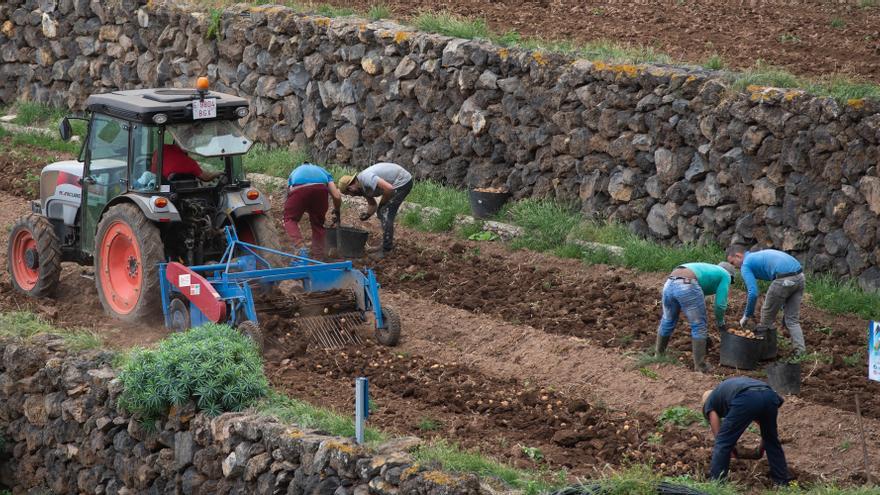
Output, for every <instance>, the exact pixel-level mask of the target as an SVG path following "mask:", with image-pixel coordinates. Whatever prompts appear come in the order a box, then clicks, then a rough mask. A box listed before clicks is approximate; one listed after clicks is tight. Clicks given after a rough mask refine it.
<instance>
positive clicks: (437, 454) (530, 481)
mask: <svg viewBox="0 0 880 495" xmlns="http://www.w3.org/2000/svg"><path fill="white" fill-rule="evenodd" d="M414 457H415V459H416V461H418V462H421V463H430V462H438V463H440V465H441V466H443V469H445V470H447V471H451V472H461V473H474V474H477V475H479V476H480V477H482V478H492V479H495V480H499V481H502V482H503V483H505V484H506V485H507V486H509V487H512V488H515V489H517V490H521V491H522V492H523V493H524V494H525V495H538V494H539V493H545V492H547V491H550V490H552V489H554V488H557V487H560V486H562V485H564V484H565V474H564V472H559V473H552V472H548V471H527V470H521V469H516V468H513V467H511V466H508V465H506V464H502V463H499V462H497V461H494V460H492V459H489V458H487V457H485V456H483V455H482V454H480V453H479V452H476V451H466V450H462V449H460V448H459V447H458V446H457V445H455V444H450V443H447V442H444V441H437V442H432V443H429V444H427V445H423V446H421V447H419V448H418V449H417V450H416V451H415V454H414Z"/></svg>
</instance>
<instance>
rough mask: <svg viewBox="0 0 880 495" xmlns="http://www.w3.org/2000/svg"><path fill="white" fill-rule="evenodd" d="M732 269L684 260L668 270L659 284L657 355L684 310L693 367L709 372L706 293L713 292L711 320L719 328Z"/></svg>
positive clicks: (732, 272) (725, 265)
mask: <svg viewBox="0 0 880 495" xmlns="http://www.w3.org/2000/svg"><path fill="white" fill-rule="evenodd" d="M734 273H735V270H734V268H733V265H731V264H730V263H724V262H722V263H719V264H718V265H713V264H711V263H686V264H684V265H680V266H678V267H676V268H675V270H672V273H670V274H669V277H668V278H667V279H666V283H665V284H664V285H663V296H662V297H663V317H662V318H661V319H660V326H659V328H658V329H657V346H656V351H657V356H662V355H663V354H664V353H665V352H666V347H667V346H668V345H669V337H670V336H671V335H672V331H673V330H675V325H676V323H678V315H679V314H680V313H684V316H685V318H687V321H688V323H689V324H690V326H691V339H692V340H691V349H692V350H693V354H694V370H695V371H699V372H701V373H705V372H707V371H709V365H708V364H706V339H708V337H709V335H708V332H707V331H706V326H707V321H708V316H707V314H706V300H705V297H706V296H707V295H713V294H714V295H715V323H716V324H717V325H718V328H719V329H722V331H724V330H726V328H725V325H724V312H725V311H726V310H727V294H728V292H729V291H730V284H731V283H732V282H733V276H734Z"/></svg>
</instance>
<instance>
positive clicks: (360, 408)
mask: <svg viewBox="0 0 880 495" xmlns="http://www.w3.org/2000/svg"><path fill="white" fill-rule="evenodd" d="M354 409H355V411H354V438H355V441H356V442H357V443H358V445H363V443H364V430H365V426H364V424H365V423H366V421H367V417H368V416H369V415H370V389H369V382H368V381H367V379H366V378H364V377H358V378H356V379H355V381H354Z"/></svg>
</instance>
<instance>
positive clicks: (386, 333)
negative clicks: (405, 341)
mask: <svg viewBox="0 0 880 495" xmlns="http://www.w3.org/2000/svg"><path fill="white" fill-rule="evenodd" d="M382 318H383V319H384V320H385V324H386V325H387V326H386V328H385V329H382V330H380V329H378V328H377V329H376V340H378V341H379V343H380V344H382V345H384V346H387V347H394V346H396V345H397V344H398V342H400V328H401V323H400V316H399V315H398V314H397V311H394V310H393V309H391V308H390V307H388V306H382Z"/></svg>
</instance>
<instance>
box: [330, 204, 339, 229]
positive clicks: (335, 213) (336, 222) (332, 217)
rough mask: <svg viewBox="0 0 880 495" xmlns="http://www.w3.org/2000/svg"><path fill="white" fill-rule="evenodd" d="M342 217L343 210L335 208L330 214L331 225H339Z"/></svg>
mask: <svg viewBox="0 0 880 495" xmlns="http://www.w3.org/2000/svg"><path fill="white" fill-rule="evenodd" d="M341 217H342V212H340V211H339V208H334V209H333V213H331V214H330V226H331V227H338V226H339V221H340V218H341Z"/></svg>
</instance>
